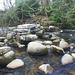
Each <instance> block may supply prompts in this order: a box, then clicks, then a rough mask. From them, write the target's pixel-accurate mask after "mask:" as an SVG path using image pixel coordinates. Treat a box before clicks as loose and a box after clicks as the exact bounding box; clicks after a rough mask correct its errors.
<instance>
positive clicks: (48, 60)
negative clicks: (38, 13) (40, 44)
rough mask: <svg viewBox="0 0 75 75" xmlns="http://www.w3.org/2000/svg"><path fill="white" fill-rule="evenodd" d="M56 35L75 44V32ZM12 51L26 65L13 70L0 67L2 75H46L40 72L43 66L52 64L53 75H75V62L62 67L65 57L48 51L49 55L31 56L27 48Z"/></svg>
mask: <svg viewBox="0 0 75 75" xmlns="http://www.w3.org/2000/svg"><path fill="white" fill-rule="evenodd" d="M56 34H57V35H58V36H60V37H61V38H64V39H65V40H66V41H67V42H68V43H75V30H63V32H58V33H56ZM11 47H12V46H11ZM12 50H13V51H14V52H15V54H16V58H19V59H22V60H23V61H24V63H25V64H24V66H23V67H20V68H17V69H12V70H11V69H7V68H5V67H0V75H46V74H44V73H43V72H41V71H40V70H38V67H39V66H40V65H41V64H50V65H51V66H52V67H53V68H54V72H53V73H52V74H51V75H75V67H74V66H75V62H73V63H71V64H68V65H66V66H62V64H61V62H60V60H61V57H62V56H63V55H59V54H54V53H52V52H51V51H50V50H48V54H47V55H44V56H31V55H29V54H28V53H27V52H26V48H23V49H19V48H14V47H12Z"/></svg>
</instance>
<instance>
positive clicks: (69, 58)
mask: <svg viewBox="0 0 75 75" xmlns="http://www.w3.org/2000/svg"><path fill="white" fill-rule="evenodd" d="M72 62H73V57H72V56H71V55H69V54H65V55H64V56H63V57H62V58H61V63H62V65H66V64H69V63H72Z"/></svg>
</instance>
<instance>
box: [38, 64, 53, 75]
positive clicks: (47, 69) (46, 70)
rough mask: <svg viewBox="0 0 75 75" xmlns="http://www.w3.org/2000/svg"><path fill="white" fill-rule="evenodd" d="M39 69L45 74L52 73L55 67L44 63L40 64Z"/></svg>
mask: <svg viewBox="0 0 75 75" xmlns="http://www.w3.org/2000/svg"><path fill="white" fill-rule="evenodd" d="M39 70H41V71H43V72H44V73H45V74H51V73H53V70H54V69H53V68H52V67H51V66H50V65H49V64H42V65H41V66H39Z"/></svg>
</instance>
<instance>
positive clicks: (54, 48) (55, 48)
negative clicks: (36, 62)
mask: <svg viewBox="0 0 75 75" xmlns="http://www.w3.org/2000/svg"><path fill="white" fill-rule="evenodd" d="M51 50H52V52H54V53H56V52H57V53H59V54H63V53H65V52H64V50H63V49H62V48H60V47H58V46H55V45H51Z"/></svg>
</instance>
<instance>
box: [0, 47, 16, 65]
mask: <svg viewBox="0 0 75 75" xmlns="http://www.w3.org/2000/svg"><path fill="white" fill-rule="evenodd" d="M15 58H16V56H15V53H14V52H13V51H11V48H10V47H0V65H2V66H5V65H7V64H8V63H9V62H11V61H12V60H13V59H15Z"/></svg>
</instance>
